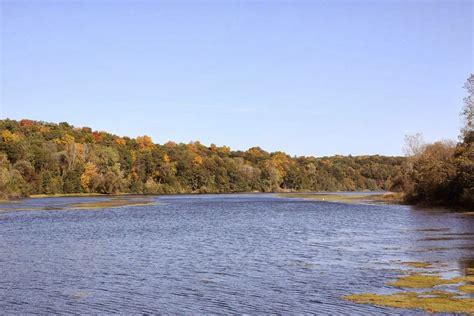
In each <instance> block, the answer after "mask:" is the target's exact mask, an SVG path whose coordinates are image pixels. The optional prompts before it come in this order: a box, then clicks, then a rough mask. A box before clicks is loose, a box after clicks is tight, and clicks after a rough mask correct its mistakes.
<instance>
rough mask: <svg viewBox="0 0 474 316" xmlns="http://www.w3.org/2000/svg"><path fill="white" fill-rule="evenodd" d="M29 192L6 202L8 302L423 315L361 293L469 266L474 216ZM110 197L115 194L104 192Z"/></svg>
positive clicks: (3, 258)
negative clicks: (355, 298) (421, 271)
mask: <svg viewBox="0 0 474 316" xmlns="http://www.w3.org/2000/svg"><path fill="white" fill-rule="evenodd" d="M151 199H153V200H156V201H157V202H158V203H157V204H149V205H136V206H126V205H125V206H122V207H118V208H108V209H94V210H88V209H83V210H67V209H68V205H71V204H77V203H94V202H97V201H103V200H104V198H103V197H90V198H77V197H74V198H46V199H27V200H24V201H21V202H20V203H12V204H2V205H0V209H3V210H6V209H9V210H12V209H14V208H23V209H31V208H35V209H37V208H48V207H49V208H62V209H66V210H62V211H57V210H53V211H23V212H13V211H11V212H0V270H1V271H2V277H1V278H0V310H1V311H2V312H3V313H7V314H9V313H30V312H36V313H55V312H56V313H57V312H71V313H109V312H120V313H158V312H162V313H172V312H174V313H197V312H204V313H276V312H283V313H296V314H300V313H333V314H334V313H350V314H377V315H378V314H380V313H383V312H395V313H400V311H402V312H403V313H404V314H407V313H413V314H424V313H423V312H421V311H416V310H399V309H393V308H385V307H380V306H371V305H358V304H354V303H352V302H349V301H345V300H343V299H342V297H343V296H345V295H349V294H352V293H364V292H377V293H389V292H390V291H393V288H391V287H390V286H387V285H384V284H385V283H387V282H389V281H393V280H395V279H396V278H397V277H398V276H399V275H400V271H404V270H406V269H417V268H413V267H409V266H407V265H406V264H404V263H406V262H431V263H434V264H435V265H436V266H437V268H438V269H442V270H444V271H446V272H449V273H452V274H453V275H452V276H453V277H454V276H457V275H462V274H472V271H473V270H472V269H471V270H470V269H469V268H474V239H472V238H471V236H473V235H471V234H473V233H474V229H473V228H474V216H463V215H460V214H455V213H446V212H435V211H427V210H419V209H412V208H411V207H408V206H400V205H381V204H372V205H371V204H341V203H326V202H318V201H308V200H300V199H285V198H280V197H276V196H273V195H268V194H267V195H265V194H259V195H200V196H168V197H155V198H151ZM105 200H106V199H105Z"/></svg>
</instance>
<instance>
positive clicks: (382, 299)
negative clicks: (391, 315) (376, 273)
mask: <svg viewBox="0 0 474 316" xmlns="http://www.w3.org/2000/svg"><path fill="white" fill-rule="evenodd" d="M403 264H405V265H408V266H410V267H414V268H431V267H433V264H431V263H428V262H404V263H403ZM469 269H471V268H468V270H469ZM473 282H474V275H466V276H459V277H454V278H450V279H444V278H442V277H441V275H440V274H439V273H436V274H427V273H411V274H409V275H405V276H401V277H399V278H398V280H396V281H393V282H389V283H387V284H386V285H389V286H394V287H398V288H406V289H424V288H426V289H428V288H434V287H438V286H443V285H448V284H461V285H460V286H459V287H457V291H455V292H448V291H443V290H432V291H429V292H412V291H404V292H395V293H392V294H383V295H382V294H375V293H362V294H352V295H347V296H344V297H343V298H344V299H345V300H348V301H351V302H354V303H358V304H373V305H380V306H387V307H398V308H412V309H423V310H425V311H427V312H430V313H431V312H440V313H443V312H444V313H474V298H470V297H466V296H465V293H474V285H472V284H469V283H473Z"/></svg>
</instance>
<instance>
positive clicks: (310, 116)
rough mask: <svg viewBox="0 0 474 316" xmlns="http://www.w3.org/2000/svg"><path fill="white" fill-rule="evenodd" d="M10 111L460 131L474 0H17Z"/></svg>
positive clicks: (375, 136)
mask: <svg viewBox="0 0 474 316" xmlns="http://www.w3.org/2000/svg"><path fill="white" fill-rule="evenodd" d="M0 3H1V7H0V8H1V30H0V36H1V50H0V51H1V67H0V68H1V70H0V71H1V79H0V80H1V82H0V87H1V91H0V96H1V98H0V117H1V118H6V117H8V118H12V119H22V118H30V119H35V120H44V121H51V122H62V121H67V122H69V123H71V124H73V125H75V126H89V127H91V128H93V129H97V130H105V131H109V132H112V133H116V134H119V135H126V136H132V137H135V136H138V135H143V134H147V135H150V136H151V137H152V138H153V140H154V141H155V142H159V143H163V142H166V141H168V140H173V141H176V142H186V143H187V142H189V141H191V140H199V141H201V142H202V143H204V144H206V145H208V144H210V143H215V144H217V145H229V146H231V147H232V148H233V149H243V150H244V149H247V148H249V147H252V146H261V147H262V148H264V149H266V150H269V151H276V150H283V151H285V152H287V153H289V154H291V155H315V156H322V155H332V154H353V155H360V154H375V153H379V154H386V155H398V154H401V148H402V146H403V137H404V135H405V134H414V133H416V132H422V133H423V134H424V136H425V139H426V140H427V141H434V140H437V139H456V138H457V135H458V133H459V128H460V125H461V121H460V117H459V113H460V111H461V107H462V98H463V96H464V95H465V92H464V90H463V89H462V85H463V83H464V81H465V80H466V79H467V77H468V75H469V74H470V73H471V72H473V58H474V57H473V41H474V40H473V36H474V35H473V34H474V29H473V17H474V9H473V3H474V2H473V1H456V0H450V1H434V0H433V1H428V0H426V1H401V0H400V1H329V0H328V1H316V0H315V1H297V0H292V1H231V0H228V1H196V0H194V1H120V0H119V1H105V0H102V1H99V0H98V1H88V0H84V1H4V0H0Z"/></svg>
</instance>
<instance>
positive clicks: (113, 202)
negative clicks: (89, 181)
mask: <svg viewBox="0 0 474 316" xmlns="http://www.w3.org/2000/svg"><path fill="white" fill-rule="evenodd" d="M153 203H154V201H152V200H134V199H120V198H117V199H110V200H107V201H97V202H85V203H76V204H69V205H68V207H69V208H73V209H96V208H113V207H122V206H142V205H149V204H153Z"/></svg>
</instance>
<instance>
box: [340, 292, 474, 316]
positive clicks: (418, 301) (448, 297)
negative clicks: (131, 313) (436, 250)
mask: <svg viewBox="0 0 474 316" xmlns="http://www.w3.org/2000/svg"><path fill="white" fill-rule="evenodd" d="M344 299H346V300H348V301H351V302H354V303H358V304H373V305H381V306H387V307H398V308H413V309H424V310H425V311H427V312H439V313H443V312H444V313H474V299H472V298H462V297H457V295H456V294H453V293H449V292H439V291H433V292H424V293H416V292H399V293H394V294H389V295H379V294H370V293H365V294H353V295H348V296H345V297H344Z"/></svg>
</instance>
